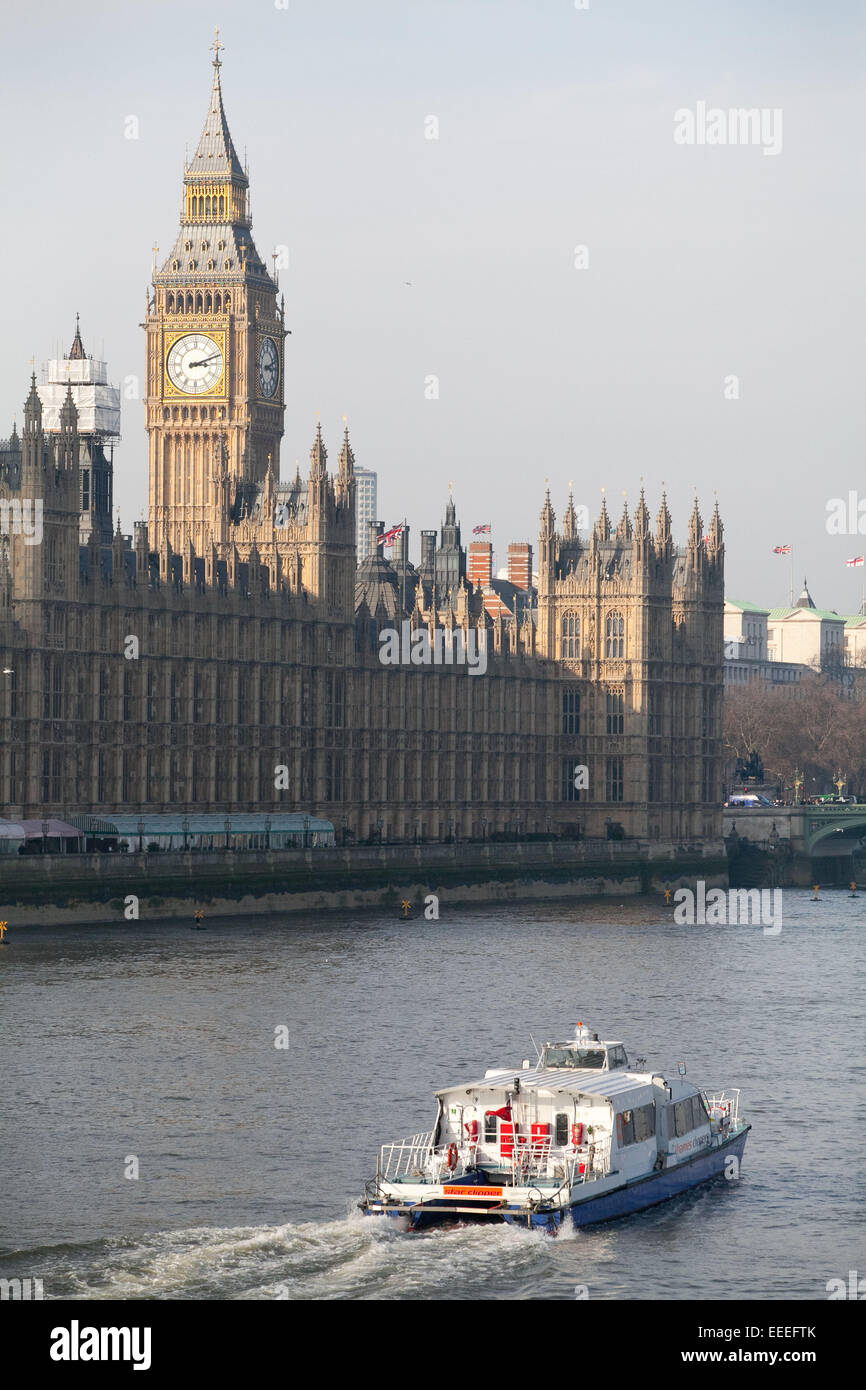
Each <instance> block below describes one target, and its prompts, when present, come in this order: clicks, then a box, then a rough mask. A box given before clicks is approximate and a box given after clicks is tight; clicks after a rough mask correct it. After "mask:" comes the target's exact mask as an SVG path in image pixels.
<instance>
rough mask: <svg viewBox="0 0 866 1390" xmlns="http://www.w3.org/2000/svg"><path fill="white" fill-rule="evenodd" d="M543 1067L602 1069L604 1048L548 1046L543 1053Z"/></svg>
mask: <svg viewBox="0 0 866 1390" xmlns="http://www.w3.org/2000/svg"><path fill="white" fill-rule="evenodd" d="M541 1065H542V1066H543V1067H578V1068H586V1069H587V1070H591V1071H601V1069H602V1067H603V1066H604V1050H603V1049H599V1048H594V1047H546V1048H545V1049H544V1051H543V1052H542V1054H541Z"/></svg>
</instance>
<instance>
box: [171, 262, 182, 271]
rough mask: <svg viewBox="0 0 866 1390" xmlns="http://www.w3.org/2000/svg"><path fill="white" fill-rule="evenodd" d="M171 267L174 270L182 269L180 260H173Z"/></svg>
mask: <svg viewBox="0 0 866 1390" xmlns="http://www.w3.org/2000/svg"><path fill="white" fill-rule="evenodd" d="M171 268H172V270H180V262H179V261H172V263H171Z"/></svg>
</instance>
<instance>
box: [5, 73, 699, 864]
mask: <svg viewBox="0 0 866 1390" xmlns="http://www.w3.org/2000/svg"><path fill="white" fill-rule="evenodd" d="M183 207H184V213H183V221H182V224H181V228H180V231H179V234H178V237H177V240H176V242H175V245H174V247H173V250H172V252H171V253H170V255H169V256H168V258H167V259H166V261H165V263H164V264H163V266H162V268H161V269H160V270H158V271H155V273H154V277H153V287H152V291H151V292H150V293H149V295H148V307H147V319H146V363H147V392H146V400H145V420H146V427H147V430H148V435H149V440H150V452H149V474H150V479H149V512H148V522H147V523H146V524H145V523H138V524H136V527H135V531H134V538H132V541H131V543H130V539H131V538H128V537H124V536H123V535H122V533H121V532H120V529H119V523H118V531H117V533H116V534H115V535H114V538H113V540H112V542H111V544H110V546H105V545H101V544H100V543H99V539H98V537H97V535H96V534H95V532H94V533H91V535H90V538H89V541H88V543H87V544H86V545H84V546H80V545H79V527H80V524H81V515H80V512H81V479H80V470H81V466H82V463H83V460H84V458H85V457H86V455H85V453H84V451H83V446H82V443H81V439H80V437H79V433H78V420H77V412H76V409H75V404H74V401H73V399H72V396H71V393H68V395H67V399H66V401H65V403H64V405H63V407H62V410H61V412H60V421H59V428H58V429H57V430H56V431H47V430H46V429H45V428H44V427H43V420H42V402H41V401H40V397H39V392H38V389H37V384H36V378H35V375H34V376H33V378H32V381H31V389H30V393H29V396H28V398H27V402H26V405H25V413H24V428H23V431H22V434H21V436H20V437H19V436H18V435H17V434H16V433H14V432H13V436H12V438H11V439H10V440H9V441H7V443H5V444H0V508H2V509H3V517H4V520H5V521H6V523H7V524H6V525H5V527H4V530H5V532H7V533H8V534H4V536H2V537H0V649H2V650H0V658H2V668H3V675H2V676H0V681H2V685H0V724H2V731H3V743H2V756H0V795H2V798H3V804H4V814H5V815H7V816H17V817H24V816H30V817H32V816H40V815H43V814H51V815H61V816H69V815H74V814H82V813H93V814H96V815H99V814H103V815H105V814H108V813H110V812H111V811H112V810H114V811H117V812H120V811H125V812H134V811H136V810H137V809H147V810H150V811H157V810H159V811H163V810H193V809H198V810H211V811H225V812H226V813H230V812H232V811H234V810H270V809H273V810H278V809H279V810H304V811H309V812H311V813H313V814H316V815H321V816H322V817H324V818H326V819H328V820H330V821H332V822H333V824H334V825H335V827H336V829H337V833H338V836H340V835H342V838H343V839H349V840H351V839H356V840H373V841H375V840H377V839H384V840H388V839H402V840H413V839H422V840H426V839H445V840H447V839H452V838H455V837H456V838H458V839H464V838H468V837H476V838H479V839H483V838H490V837H491V836H493V835H495V834H502V833H510V834H514V833H519V834H531V833H536V834H543V833H546V832H547V831H548V830H552V831H558V832H560V833H564V834H574V833H576V832H577V831H578V829H579V830H581V831H583V832H584V833H587V834H591V835H601V834H604V833H605V829H606V826H609V825H610V824H611V823H612V824H614V825H619V826H621V827H622V829H623V832H624V833H626V834H630V835H637V836H640V837H645V838H670V837H680V838H686V837H687V838H688V839H689V840H697V839H703V840H705V841H707V840H717V839H718V837H719V835H720V833H721V811H720V809H719V790H720V778H719V771H720V757H721V746H720V727H719V726H720V700H721V689H722V675H721V653H722V603H723V598H722V575H723V555H724V546H723V541H722V527H721V522H720V520H719V517H718V512H717V511H716V514H715V515H714V517H713V520H712V523H711V526H710V532H709V537H708V538H705V537H703V536H702V534H701V533H702V523H701V518H700V515H699V513H698V510H697V503H695V511H694V514H693V516H692V519H691V522H690V528H689V541H688V545H687V547H686V548H685V550H683V551H678V550H676V549H675V548H674V546H673V543H672V540H671V532H670V517H669V515H668V513H667V507H666V506H665V504H664V503H663V504H662V509H661V511H660V513H659V519H658V524H657V527H656V531H655V535H654V536H653V535H651V534H650V530H649V524H648V516H647V510H646V506H645V503H644V500H643V496H641V500H640V503H639V505H638V508H637V510H636V512H635V516H634V520H633V522H632V520H630V519H629V517H628V514H625V515H624V517H623V520H622V522H621V523H620V526H619V527H618V528H617V529H616V530H615V531H613V530H612V528H611V527H610V524H609V522H608V519H607V513H606V510H605V509H604V508H603V509H602V515H601V517H600V518H599V521H598V523H597V525H596V527H595V530H594V531H593V534H592V536H591V537H590V538H589V539H588V540H584V539H582V538H580V537H579V536H578V535H577V533H576V530H575V527H574V512H573V508H572V507H571V504H570V503H569V508H568V509H567V511H566V514H565V518H564V525H563V531H562V533H561V534H558V533H557V532H556V529H555V518H554V514H553V510H552V507H551V505H550V498H549V496H548V499H547V502H546V503H545V507H544V509H543V511H542V514H541V533H540V537H539V550H538V555H539V588H538V607H537V613H533V612H532V611H531V610H530V609H528V608H525V609H523V610H521V612H520V614H519V616H515V617H514V618H511V619H504V618H503V617H502V616H501V615H498V616H497V617H496V618H491V617H490V615H489V613H488V612H487V611H486V609H485V605H484V602H483V595H482V593H481V591H480V589H478V588H475V587H473V586H472V585H471V584H467V581H466V577H465V574H466V569H465V552H464V551H463V550H462V549H461V545H460V530H459V525H458V523H457V519H456V513H455V509H454V505H453V502H452V501H450V500H449V504H448V509H447V512H446V519H445V525H444V527H443V531H442V542H443V543H442V544H441V545H440V546H439V547H438V549H435V550H434V548H433V547H432V546H431V544H430V541H429V537H430V534H431V533H424V535H425V536H426V537H427V538H428V539H427V544H426V547H425V551H424V555H423V556H422V563H421V566H420V568H419V569H418V570H415V569H414V568H413V567H411V566H408V569H407V568H404V569H403V571H402V573H401V574H400V575H399V576H398V575H397V573H396V571H395V570H394V567H393V566H392V565H390V564H389V562H387V561H386V560H385V559H384V557H383V555H382V553H381V549H382V548H381V547H379V546H377V545H374V546H372V548H371V554H370V555H369V556H368V557H367V559H366V560H365V561H364V562H363V563H362V565H361V566H360V568H358V569H357V570H356V558H355V557H356V536H355V476H354V470H355V464H354V456H353V450H352V447H351V444H350V441H349V436H348V431H345V432H344V437H343V442H342V448H341V451H340V455H339V459H338V465H337V469H336V471H335V472H334V473H330V472H329V471H328V466H327V451H326V448H325V443H324V438H323V434H322V430H321V427H319V428H318V429H317V431H316V435H315V439H314V441H313V447H312V450H311V455H310V467H309V472H308V474H307V476H306V477H305V478H302V477H301V475H300V472H298V473H297V474H296V476H295V478H294V479H293V480H292V481H291V482H282V481H281V479H280V469H279V445H280V439H281V436H282V429H283V424H282V419H283V410H284V352H283V348H284V342H285V336H286V330H285V327H284V307H283V304H282V302H280V303H279V304H278V302H277V295H278V289H277V284H276V279H275V276H272V275H271V274H270V273H269V272H268V270H267V269H266V267H265V265H264V263H263V262H262V261H261V259H260V258H259V256H258V253H257V251H256V249H255V246H254V243H253V241H252V235H251V231H250V223H249V215H248V199H247V181H246V174H245V172H244V170H243V169H242V168H241V166H240V163H239V161H238V159H237V155H236V153H235V151H234V147H233V145H232V143H231V137H230V135H229V133H228V127H227V124H226V120H225V115H224V112H223V106H222V95H221V90H220V77H219V59H218V58H217V60H216V62H215V64H214V82H213V91H212V96H211V104H210V109H209V112H208V117H207V121H206V124H205V130H204V132H203V135H202V138H201V141H200V142H199V147H198V149H197V151H196V154H195V156H194V157H193V159H192V161H191V162H190V164H189V166H188V168H187V170H186V174H185V179H184V203H183ZM25 500H30V501H31V502H34V503H37V502H38V503H39V504H40V508H41V536H40V538H39V540H38V542H37V541H36V539H35V537H34V536H32V535H27V534H24V533H23V529H22V528H21V527H16V525H15V524H14V516H15V511H14V509H15V506H16V504H17V505H18V507H19V510H20V507H21V504H22V503H24V502H25ZM10 518H11V520H10ZM408 571H411V574H410V575H408ZM407 575H408V577H409V578H410V579H411V582H408V583H407ZM404 624H405V628H406V630H407V631H408V633H409V634H410V636H411V637H412V638H413V640H414V638H415V636H416V635H417V634H418V633H420V632H421V631H422V630H423V631H425V632H426V633H427V636H428V639H429V641H428V649H429V650H430V651H433V650H436V640H437V639H436V634H437V633H440V634H441V633H442V632H443V631H444V632H445V633H450V632H454V631H456V630H459V631H460V632H461V633H463V634H464V635H466V636H467V637H468V634H470V633H474V635H475V638H476V639H477V641H478V643H479V644H481V645H485V644H486V645H485V655H486V661H485V669H484V671H483V673H482V672H481V670H478V671H476V672H475V673H473V672H472V671H471V670H470V668H469V667H467V666H466V665H458V664H421V665H419V664H414V662H413V660H412V659H411V658H408V657H407V661H406V664H400V665H383V663H382V661H381V660H380V654H381V653H380V647H381V642H382V639H383V630H385V629H388V630H393V629H394V628H395V626H396V627H397V628H398V629H399V630H400V631H403V627H404ZM439 650H440V651H441V645H440V648H439ZM576 768H585V769H586V772H585V774H584V773H581V774H580V775H579V776H577V777H576V776H575V769H576ZM576 784H577V785H576Z"/></svg>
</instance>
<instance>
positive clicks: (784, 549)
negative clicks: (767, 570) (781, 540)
mask: <svg viewBox="0 0 866 1390" xmlns="http://www.w3.org/2000/svg"><path fill="white" fill-rule="evenodd" d="M790 553H791V547H790V546H789V545H774V546H773V554H774V555H790Z"/></svg>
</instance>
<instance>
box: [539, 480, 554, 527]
mask: <svg viewBox="0 0 866 1390" xmlns="http://www.w3.org/2000/svg"><path fill="white" fill-rule="evenodd" d="M540 521H541V534H542V535H543V536H552V535H553V531H554V527H555V525H556V513H555V512H554V510H553V507H552V506H551V505H550V488H548V489H547V492H546V493H545V495H544V506H543V507H542V509H541V517H540Z"/></svg>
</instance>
